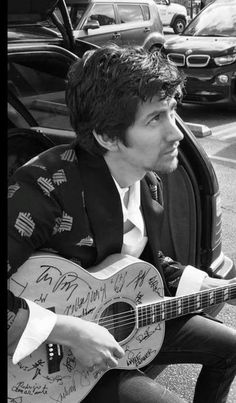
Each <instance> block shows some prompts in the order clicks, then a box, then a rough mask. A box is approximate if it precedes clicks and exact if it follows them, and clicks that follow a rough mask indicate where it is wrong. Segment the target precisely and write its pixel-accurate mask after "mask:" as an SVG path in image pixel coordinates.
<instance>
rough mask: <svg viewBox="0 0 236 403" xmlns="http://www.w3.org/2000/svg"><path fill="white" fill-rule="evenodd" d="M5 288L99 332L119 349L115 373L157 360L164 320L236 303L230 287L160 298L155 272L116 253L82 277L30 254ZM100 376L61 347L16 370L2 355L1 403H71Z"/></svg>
mask: <svg viewBox="0 0 236 403" xmlns="http://www.w3.org/2000/svg"><path fill="white" fill-rule="evenodd" d="M9 286H10V289H11V290H12V291H13V292H14V294H15V295H17V296H21V297H25V298H28V299H30V300H32V301H35V302H36V303H38V304H39V305H41V306H43V307H45V308H48V309H52V310H53V311H55V312H56V313H59V314H64V315H73V316H76V317H79V318H83V319H84V320H88V321H94V322H96V323H98V324H100V325H102V326H105V327H106V328H107V329H108V330H109V331H110V332H111V333H112V335H113V336H114V337H115V339H116V340H117V341H118V342H119V343H120V345H121V346H122V347H123V349H124V351H125V356H124V357H123V358H122V359H120V360H119V368H122V369H127V370H132V369H135V368H142V367H143V366H145V365H147V364H149V363H150V362H151V361H152V360H153V359H154V357H155V356H156V355H157V354H158V352H159V350H160V348H161V345H162V342H163V338H164V333H165V321H166V320H169V319H172V318H177V317H179V316H182V315H186V314H188V313H191V312H195V311H198V310H201V309H203V308H207V307H209V306H212V305H215V304H219V303H221V302H224V301H227V300H229V299H232V298H235V297H236V284H231V285H229V286H223V287H218V288H215V289H209V290H206V291H201V292H198V293H194V294H190V295H185V296H181V297H168V298H166V297H164V288H163V283H162V279H161V276H160V274H159V272H158V271H157V269H156V268H155V267H154V266H152V265H151V264H149V263H147V262H145V261H142V260H140V259H137V258H134V257H132V256H129V255H120V254H115V255H111V256H109V257H108V258H107V259H105V260H104V261H103V262H102V263H101V264H100V265H98V266H96V267H93V268H91V269H90V271H89V272H88V271H87V270H85V269H83V268H82V267H80V266H79V265H77V264H75V263H73V262H72V261H69V260H67V259H64V258H62V257H60V256H58V255H54V254H48V253H39V254H34V255H32V256H31V257H30V258H29V259H28V260H27V261H26V262H25V263H24V264H23V265H22V266H21V267H20V268H19V269H18V271H17V273H15V274H14V275H13V276H12V277H11V279H10V285H9ZM108 370H110V369H108ZM105 372H106V371H99V370H97V369H96V368H95V369H91V370H90V369H89V370H84V369H82V368H80V365H79V363H78V361H77V360H76V359H75V357H74V356H73V354H72V352H71V350H70V349H69V348H67V347H63V346H60V345H57V344H42V345H41V346H40V347H39V348H38V349H37V350H35V351H34V352H33V353H32V354H31V355H30V356H28V357H26V358H25V359H23V360H22V361H21V362H19V363H18V364H16V365H13V363H12V357H11V356H9V360H8V403H54V402H57V403H78V402H81V401H82V400H83V399H84V398H85V397H86V396H87V395H88V393H89V392H90V391H91V389H92V388H93V387H94V385H95V384H96V383H97V382H98V380H99V379H100V378H101V377H102V376H103V374H104V373H105Z"/></svg>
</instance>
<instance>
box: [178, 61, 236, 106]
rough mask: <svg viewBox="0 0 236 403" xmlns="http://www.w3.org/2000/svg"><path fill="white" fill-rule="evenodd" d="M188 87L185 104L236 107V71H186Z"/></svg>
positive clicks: (186, 86)
mask: <svg viewBox="0 0 236 403" xmlns="http://www.w3.org/2000/svg"><path fill="white" fill-rule="evenodd" d="M184 73H185V74H186V77H187V79H186V85H185V91H184V98H183V102H189V103H201V104H209V103H223V104H229V105H234V106H236V71H227V70H225V71H224V70H223V69H221V71H220V72H219V70H218V69H217V70H216V72H215V73H214V72H213V71H212V70H210V71H204V75H203V74H202V75H200V74H199V69H195V70H193V69H192V70H190V69H189V70H188V69H184Z"/></svg>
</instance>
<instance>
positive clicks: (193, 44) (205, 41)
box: [164, 35, 236, 55]
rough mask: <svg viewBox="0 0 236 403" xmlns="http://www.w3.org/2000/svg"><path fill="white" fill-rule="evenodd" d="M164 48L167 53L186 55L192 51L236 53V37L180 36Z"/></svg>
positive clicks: (168, 42) (169, 41) (167, 43)
mask: <svg viewBox="0 0 236 403" xmlns="http://www.w3.org/2000/svg"><path fill="white" fill-rule="evenodd" d="M164 48H165V50H166V51H168V52H171V51H175V52H179V53H185V52H186V51H187V50H189V49H191V50H192V53H203V54H204V53H209V52H210V53H211V54H212V55H215V54H218V53H220V54H221V53H228V51H235V52H236V37H231V38H229V37H212V36H211V37H206V36H203V37H201V36H194V37H193V36H184V35H179V36H178V37H177V38H171V39H168V40H167V41H166V42H165V44H164Z"/></svg>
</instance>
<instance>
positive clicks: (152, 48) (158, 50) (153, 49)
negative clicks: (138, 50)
mask: <svg viewBox="0 0 236 403" xmlns="http://www.w3.org/2000/svg"><path fill="white" fill-rule="evenodd" d="M161 48H162V45H154V46H152V47H151V48H150V49H149V52H151V53H156V52H157V53H158V52H160V50H161Z"/></svg>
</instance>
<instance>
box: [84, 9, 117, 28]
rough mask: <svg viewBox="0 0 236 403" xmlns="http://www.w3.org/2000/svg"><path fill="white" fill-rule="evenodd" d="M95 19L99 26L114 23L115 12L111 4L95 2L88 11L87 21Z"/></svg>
mask: <svg viewBox="0 0 236 403" xmlns="http://www.w3.org/2000/svg"><path fill="white" fill-rule="evenodd" d="M91 20H96V21H98V22H99V24H100V25H101V26H103V25H113V24H115V23H116V19H115V12H114V8H113V5H112V4H95V5H94V6H93V8H92V10H91V11H90V12H89V15H88V18H87V21H91Z"/></svg>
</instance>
